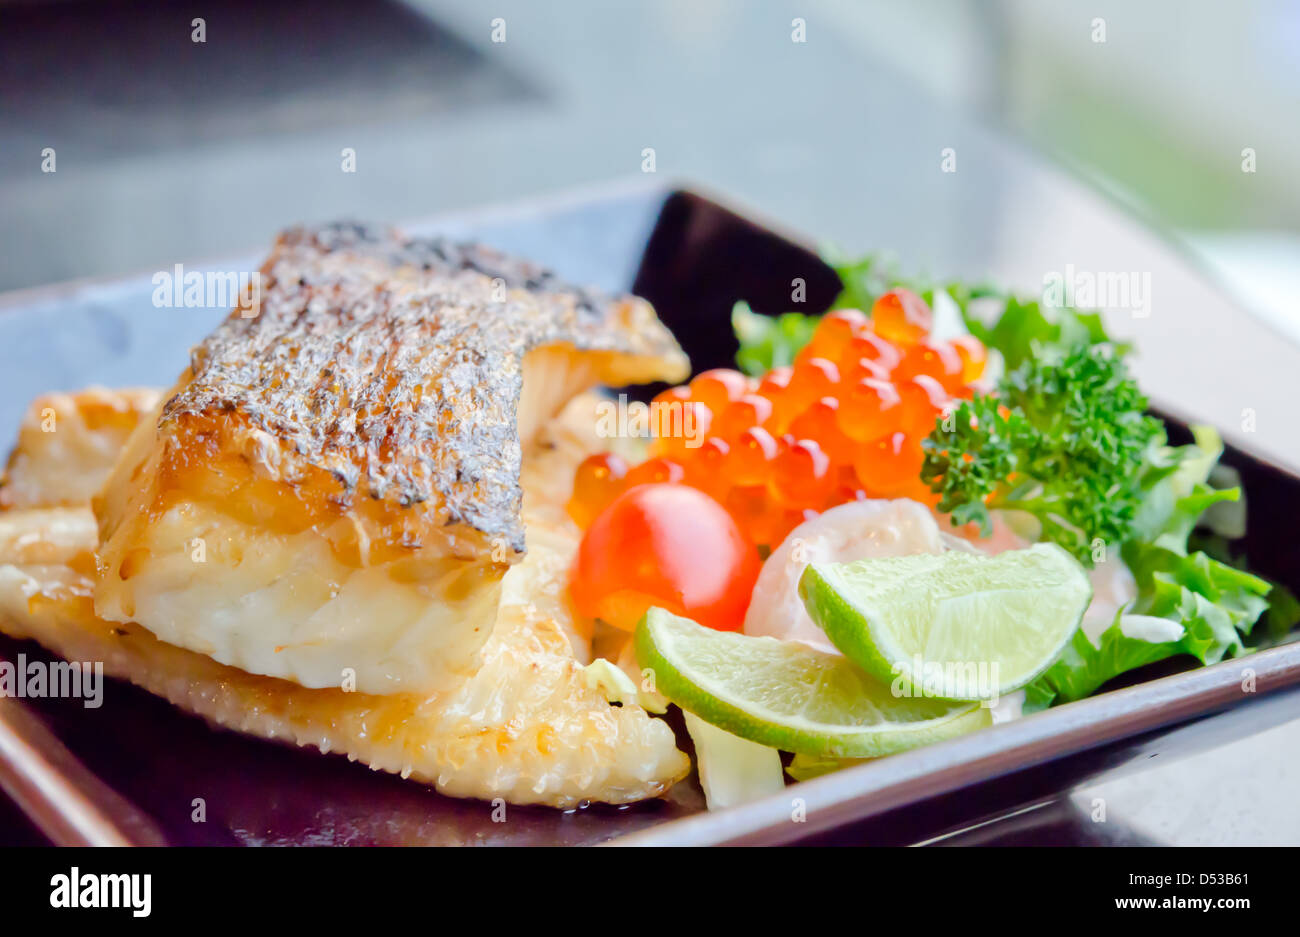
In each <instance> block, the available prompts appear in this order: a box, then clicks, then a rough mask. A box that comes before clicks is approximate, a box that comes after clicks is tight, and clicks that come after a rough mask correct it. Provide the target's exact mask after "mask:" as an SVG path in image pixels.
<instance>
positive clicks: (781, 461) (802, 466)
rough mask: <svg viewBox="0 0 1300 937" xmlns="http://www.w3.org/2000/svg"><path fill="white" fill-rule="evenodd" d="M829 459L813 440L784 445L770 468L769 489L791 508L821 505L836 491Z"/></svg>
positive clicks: (835, 477)
mask: <svg viewBox="0 0 1300 937" xmlns="http://www.w3.org/2000/svg"><path fill="white" fill-rule="evenodd" d="M836 481H837V476H836V474H835V473H834V472H833V471H832V470H831V460H830V456H828V455H827V454H826V453H825V452H823V451H822V448H821V446H819V445H818V444H817V441H816V440H813V439H800V440H797V441H796V442H795V443H794V444H792V445H790V446H788V447H786V449H785V450H784V451H783V452H781V453H780V454H779V455H778V456H777V457H776V460H775V463H774V465H773V468H772V488H773V489H774V490H775V491H776V493H777V494H778V495H779V496H780V497H781V499H782V500H783V501H784V502H785V503H786V504H787V505H790V506H791V507H796V508H802V507H807V508H812V507H820V506H821V505H823V504H824V503H825V502H826V499H827V498H828V497H830V495H831V493H832V492H833V491H834V490H835V483H836Z"/></svg>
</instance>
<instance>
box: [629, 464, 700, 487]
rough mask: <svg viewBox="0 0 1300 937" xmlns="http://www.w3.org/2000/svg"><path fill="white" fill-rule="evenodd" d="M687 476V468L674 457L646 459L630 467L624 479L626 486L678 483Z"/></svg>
mask: <svg viewBox="0 0 1300 937" xmlns="http://www.w3.org/2000/svg"><path fill="white" fill-rule="evenodd" d="M685 478H686V469H684V468H683V467H682V465H681V463H679V462H676V461H674V460H673V459H665V458H653V459H646V460H645V461H644V462H642V463H641V464H640V465H638V466H636V467H635V468H633V469H630V470H629V471H628V473H627V477H626V480H625V481H624V487H625V488H631V487H632V486H633V485H654V484H676V483H677V482H680V481H682V480H683V479H685Z"/></svg>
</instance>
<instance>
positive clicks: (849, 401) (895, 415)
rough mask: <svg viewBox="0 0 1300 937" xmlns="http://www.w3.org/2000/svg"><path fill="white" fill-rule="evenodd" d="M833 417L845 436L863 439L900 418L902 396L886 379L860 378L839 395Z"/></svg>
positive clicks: (884, 430)
mask: <svg viewBox="0 0 1300 937" xmlns="http://www.w3.org/2000/svg"><path fill="white" fill-rule="evenodd" d="M835 417H836V425H837V426H838V427H839V429H840V432H842V433H843V434H844V435H845V436H846V437H848V438H849V439H850V440H853V441H854V442H866V441H867V440H869V439H876V438H877V437H879V436H883V435H884V434H885V433H887V432H889V431H890V430H892V429H895V428H897V427H898V425H899V423H900V421H901V420H902V418H903V408H902V398H901V397H900V396H899V393H898V388H896V387H895V386H894V385H893V384H891V383H889V382H888V381H882V380H878V379H876V378H864V379H862V380H860V381H858V382H857V383H855V384H854V385H853V386H852V387H851V388H850V389H849V392H848V393H847V394H845V395H844V396H842V397H841V398H840V406H839V409H838V411H836V414H835Z"/></svg>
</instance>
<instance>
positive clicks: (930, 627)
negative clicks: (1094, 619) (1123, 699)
mask: <svg viewBox="0 0 1300 937" xmlns="http://www.w3.org/2000/svg"><path fill="white" fill-rule="evenodd" d="M799 594H800V595H801V596H802V597H803V601H804V605H805V607H806V608H807V609H808V614H809V615H810V616H811V617H812V620H813V621H815V622H816V623H817V624H818V626H819V627H821V629H822V630H823V631H825V632H826V636H827V637H829V638H830V639H831V643H833V644H834V645H835V646H836V647H837V648H839V649H840V650H841V651H843V652H844V654H845V656H846V657H848V658H849V659H850V660H852V661H854V662H855V663H856V664H858V665H859V666H860V667H862V668H863V669H864V670H866V671H867V672H868V673H869V674H871V675H872V676H874V677H875V678H876V679H878V680H882V681H885V682H888V683H894V684H896V685H897V684H899V683H901V685H902V686H903V687H905V688H907V690H908V692H909V693H911V694H913V695H915V696H923V697H943V698H946V699H957V700H973V699H979V700H987V699H996V698H997V697H998V696H1000V695H1002V694H1004V693H1009V692H1011V691H1013V690H1016V689H1019V688H1020V687H1022V686H1024V685H1025V684H1026V683H1028V682H1029V681H1030V680H1033V679H1034V678H1035V677H1037V676H1038V675H1039V674H1040V673H1042V672H1043V671H1044V670H1046V669H1047V668H1048V667H1049V666H1050V665H1051V664H1052V662H1053V661H1054V660H1056V657H1057V655H1058V654H1060V652H1061V649H1062V648H1063V647H1064V646H1065V643H1066V642H1067V641H1069V640H1070V637H1071V635H1073V634H1074V630H1075V628H1077V627H1078V626H1079V621H1080V619H1081V618H1082V617H1083V612H1084V610H1085V609H1086V608H1087V607H1088V602H1089V601H1090V600H1091V598H1092V585H1091V584H1090V583H1089V582H1088V577H1087V575H1086V574H1085V573H1084V571H1083V567H1081V566H1080V565H1079V564H1078V562H1077V561H1076V560H1075V559H1074V558H1073V557H1072V556H1070V555H1069V554H1068V553H1066V552H1065V551H1064V550H1062V549H1061V548H1060V547H1058V546H1056V545H1054V544H1048V543H1040V544H1036V545H1034V546H1032V547H1030V548H1029V549H1027V550H1008V551H1007V552H1005V553H999V554H998V555H997V556H984V555H983V554H979V553H966V552H960V551H955V550H954V551H951V552H948V553H940V554H931V553H923V554H917V555H914V556H896V557H887V558H884V559H876V560H860V561H858V562H856V563H814V564H812V565H810V566H809V567H808V568H807V569H806V570H805V571H804V573H803V577H802V578H801V579H800V580H799Z"/></svg>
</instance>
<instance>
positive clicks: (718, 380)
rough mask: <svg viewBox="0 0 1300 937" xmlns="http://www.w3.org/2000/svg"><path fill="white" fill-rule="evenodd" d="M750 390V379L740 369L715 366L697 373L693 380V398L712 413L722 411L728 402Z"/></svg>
mask: <svg viewBox="0 0 1300 937" xmlns="http://www.w3.org/2000/svg"><path fill="white" fill-rule="evenodd" d="M748 390H749V381H748V380H747V379H746V377H745V375H743V374H741V373H740V372H739V371H732V370H730V369H729V368H714V369H712V370H711V371H704V372H703V373H701V374H698V375H696V377H695V379H694V380H692V381H691V399H692V400H698V401H700V403H702V404H704V405H705V406H706V407H708V408H709V412H710V413H721V412H722V411H723V410H725V409H726V407H727V404H729V403H731V402H732V401H733V400H737V399H739V398H740V396H741V395H743V394H745V393H746V392H748Z"/></svg>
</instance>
